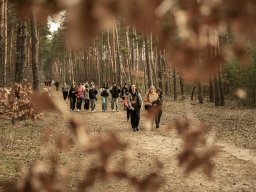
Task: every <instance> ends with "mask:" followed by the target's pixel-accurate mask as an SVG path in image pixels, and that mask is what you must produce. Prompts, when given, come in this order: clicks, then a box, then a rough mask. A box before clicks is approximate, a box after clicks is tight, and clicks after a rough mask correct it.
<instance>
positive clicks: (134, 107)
mask: <svg viewBox="0 0 256 192" xmlns="http://www.w3.org/2000/svg"><path fill="white" fill-rule="evenodd" d="M62 92H63V98H64V100H66V99H69V100H70V111H74V110H75V108H76V109H77V111H78V112H79V111H81V110H82V104H83V103H84V106H83V108H84V111H88V110H89V109H90V108H91V111H92V112H94V111H95V107H96V101H97V94H98V91H97V89H96V86H95V84H94V83H93V82H91V83H90V84H89V83H88V82H86V83H79V84H75V83H73V84H72V85H71V87H70V89H69V87H68V86H67V84H66V83H64V84H63V87H62ZM99 92H100V96H101V98H102V111H103V112H106V111H108V97H109V96H110V94H111V111H116V112H118V111H119V106H118V103H119V98H121V99H122V100H123V105H124V110H126V114H127V121H129V120H130V121H131V126H132V130H133V131H139V128H138V127H139V122H140V111H141V108H142V106H144V109H145V110H146V111H147V112H148V113H152V112H153V113H154V114H153V118H152V126H153V122H155V125H156V128H159V125H160V119H161V116H162V106H163V93H162V91H161V89H159V88H158V89H155V87H154V86H151V87H150V88H149V91H148V93H147V94H146V95H145V99H144V102H143V99H142V96H141V94H140V93H139V92H138V90H137V88H136V86H135V85H131V86H129V85H128V84H127V83H126V84H124V86H123V87H122V88H121V89H120V87H119V86H117V84H116V83H113V84H112V86H109V84H108V83H104V84H103V86H102V87H101V88H100V89H99ZM153 119H154V120H153Z"/></svg>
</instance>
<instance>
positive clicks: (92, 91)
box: [89, 84, 98, 112]
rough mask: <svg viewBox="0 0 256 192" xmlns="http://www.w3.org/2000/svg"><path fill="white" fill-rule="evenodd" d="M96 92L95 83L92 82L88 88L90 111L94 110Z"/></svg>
mask: <svg viewBox="0 0 256 192" xmlns="http://www.w3.org/2000/svg"><path fill="white" fill-rule="evenodd" d="M97 94H98V91H97V90H96V88H95V85H94V84H92V87H91V89H90V90H89V98H90V103H91V110H92V112H95V107H96V100H97V97H96V95H97Z"/></svg>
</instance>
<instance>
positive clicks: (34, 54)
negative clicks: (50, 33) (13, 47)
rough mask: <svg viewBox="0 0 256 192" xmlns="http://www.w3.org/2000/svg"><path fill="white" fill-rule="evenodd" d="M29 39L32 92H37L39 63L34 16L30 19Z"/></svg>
mask: <svg viewBox="0 0 256 192" xmlns="http://www.w3.org/2000/svg"><path fill="white" fill-rule="evenodd" d="M30 27H31V38H32V50H31V53H32V76H33V90H34V91H38V90H39V66H38V65H39V63H38V36H37V20H36V16H35V15H34V14H32V15H31V18H30Z"/></svg>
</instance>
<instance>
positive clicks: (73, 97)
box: [68, 84, 76, 111]
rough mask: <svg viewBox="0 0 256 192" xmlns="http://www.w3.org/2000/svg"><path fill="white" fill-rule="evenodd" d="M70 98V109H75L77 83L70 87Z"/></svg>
mask: <svg viewBox="0 0 256 192" xmlns="http://www.w3.org/2000/svg"><path fill="white" fill-rule="evenodd" d="M68 99H69V100H70V111H74V110H75V106H76V85H74V84H73V85H71V87H70V90H69V93H68Z"/></svg>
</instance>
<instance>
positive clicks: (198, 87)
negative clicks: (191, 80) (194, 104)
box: [197, 83, 204, 104]
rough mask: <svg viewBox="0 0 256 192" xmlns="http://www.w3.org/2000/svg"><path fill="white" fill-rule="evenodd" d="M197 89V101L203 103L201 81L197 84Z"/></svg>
mask: <svg viewBox="0 0 256 192" xmlns="http://www.w3.org/2000/svg"><path fill="white" fill-rule="evenodd" d="M197 90H198V100H199V103H201V104H202V103H204V100H203V94H202V85H201V83H198V84H197Z"/></svg>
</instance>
